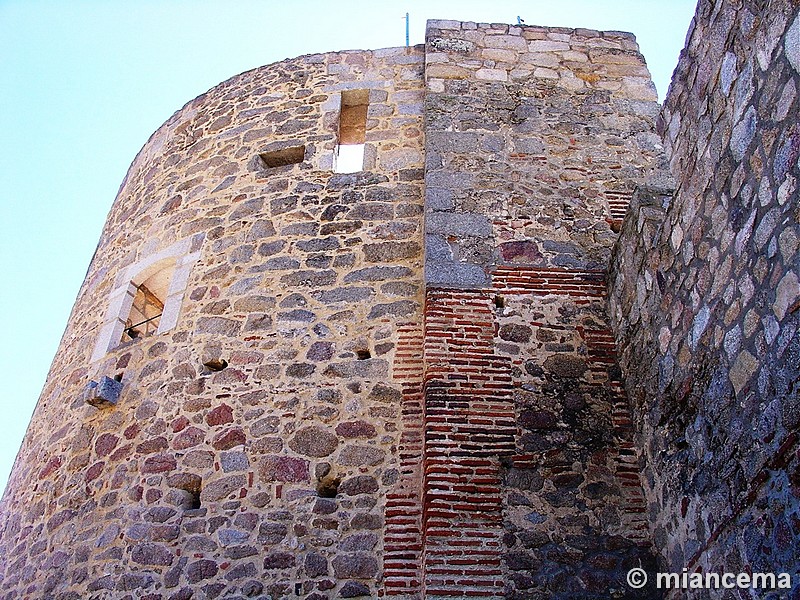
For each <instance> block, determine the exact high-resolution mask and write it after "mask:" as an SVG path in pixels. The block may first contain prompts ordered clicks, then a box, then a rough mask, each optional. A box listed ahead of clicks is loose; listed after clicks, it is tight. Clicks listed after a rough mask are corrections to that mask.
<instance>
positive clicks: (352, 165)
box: [335, 90, 369, 173]
mask: <svg viewBox="0 0 800 600" xmlns="http://www.w3.org/2000/svg"><path fill="white" fill-rule="evenodd" d="M368 109H369V90H346V91H344V92H342V107H341V112H340V113H339V145H338V146H337V147H336V169H335V170H336V172H337V173H356V172H358V171H361V170H363V169H364V144H365V142H366V139H367V110H368Z"/></svg>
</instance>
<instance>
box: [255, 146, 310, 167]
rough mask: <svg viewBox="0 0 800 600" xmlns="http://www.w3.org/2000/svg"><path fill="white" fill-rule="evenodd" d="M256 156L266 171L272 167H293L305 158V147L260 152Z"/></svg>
mask: <svg viewBox="0 0 800 600" xmlns="http://www.w3.org/2000/svg"><path fill="white" fill-rule="evenodd" d="M258 156H259V157H260V158H261V162H263V163H264V166H265V167H266V168H268V169H272V168H273V167H285V166H286V165H294V164H297V163H301V162H303V159H304V158H305V156H306V147H305V145H303V146H292V147H291V148H284V149H283V150H274V151H272V152H262V153H261V154H259V155H258Z"/></svg>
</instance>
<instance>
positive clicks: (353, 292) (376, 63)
mask: <svg viewBox="0 0 800 600" xmlns="http://www.w3.org/2000/svg"><path fill="white" fill-rule="evenodd" d="M422 61H423V53H422V50H421V48H400V49H394V50H392V49H389V50H382V51H379V52H346V53H332V54H324V55H313V56H305V57H300V58H296V59H292V60H287V61H284V62H281V63H277V64H273V65H269V66H265V67H262V68H259V69H256V70H253V71H249V72H247V73H244V74H242V75H238V76H236V77H233V78H232V79H230V80H228V81H226V82H224V83H222V84H220V85H218V86H217V87H215V88H214V89H212V90H210V91H209V92H207V93H206V94H203V95H202V96H200V97H199V98H196V99H195V100H193V101H191V102H190V103H188V104H187V105H186V106H185V107H184V108H183V109H181V110H180V111H178V112H177V113H175V115H173V116H172V118H170V119H169V120H168V121H167V122H166V123H165V124H164V125H163V126H162V127H161V128H160V129H159V130H158V131H156V132H155V133H154V134H153V136H152V137H151V138H150V140H149V141H148V142H147V144H146V145H145V146H144V148H143V149H142V150H141V152H140V153H139V155H138V156H137V158H136V160H135V161H134V162H133V164H132V165H131V167H130V170H129V172H128V175H127V176H126V178H125V181H124V182H123V184H122V186H121V189H120V191H119V194H118V196H117V199H116V201H115V202H114V205H113V207H112V209H111V212H110V214H109V216H108V220H107V222H106V225H105V229H104V230H103V234H102V238H101V239H100V242H99V244H98V247H97V251H96V253H95V256H94V258H93V260H92V263H91V266H90V267H89V271H88V273H87V276H86V280H85V282H84V284H83V286H82V288H81V290H80V294H79V296H78V299H77V301H76V303H75V306H74V309H73V312H72V316H71V318H70V321H69V324H68V327H67V329H66V332H65V334H64V337H63V340H62V343H61V346H60V348H59V351H58V354H57V355H56V357H55V360H54V362H53V366H52V370H51V372H50V376H49V378H48V380H47V383H46V385H45V388H44V391H43V393H42V396H41V400H40V402H39V405H38V407H37V409H36V412H35V415H34V417H33V420H32V424H31V426H30V429H29V431H28V434H27V437H26V438H25V442H24V444H23V447H22V449H21V451H20V454H19V457H18V459H17V462H16V465H15V467H14V471H13V475H12V477H11V480H10V482H9V484H8V490H7V492H6V495H5V500H4V504H3V506H2V515H3V519H4V523H3V524H2V525H0V527H2V538H1V540H0V557H2V558H0V580H1V581H2V585H0V588H2V590H3V591H2V592H0V596H2V597H3V598H22V597H25V598H45V597H46V598H59V599H68V598H74V599H76V600H77V599H87V598H112V597H113V598H137V599H138V598H168V597H169V598H189V597H194V598H215V597H219V596H220V595H223V596H224V597H230V596H247V597H252V596H261V597H298V596H301V597H311V596H309V594H312V595H313V592H314V590H317V592H318V593H320V594H323V595H324V596H327V595H328V594H329V593H330V594H333V593H336V594H339V593H343V594H345V595H346V594H351V595H369V596H375V595H377V592H378V587H379V573H380V566H379V564H380V563H379V557H380V554H381V552H382V544H383V536H382V535H381V528H382V527H383V518H384V505H385V502H386V495H387V490H388V489H390V487H391V486H392V485H393V484H394V483H395V482H396V480H397V479H398V467H399V463H398V460H399V459H398V455H397V451H396V448H397V444H398V441H399V439H398V437H399V432H400V428H399V426H398V421H399V419H400V404H399V402H398V401H397V399H398V398H399V396H400V395H401V390H402V381H403V377H404V375H403V373H404V371H403V369H402V364H403V358H402V354H403V345H404V344H405V345H406V346H407V345H408V343H409V341H408V340H410V339H412V338H414V337H415V336H417V337H419V333H420V331H421V304H422V303H421V294H422V289H421V269H422V255H421V252H422V220H421V214H422V204H423V199H422V176H423V171H422V166H423V165H422V162H423V161H422V156H423V154H422V139H423V138H422V74H421V73H422ZM346 154H350V155H353V156H352V157H350V158H348V159H347V160H349V161H350V165H349V166H348V165H347V164H342V163H344V162H345V155H346ZM337 159H338V164H337ZM359 163H360V164H359ZM343 170H349V171H353V172H354V173H341V172H337V171H343ZM406 354H407V355H408V353H406ZM408 358H409V359H413V358H414V357H412V356H408ZM398 365H400V367H398ZM334 588H336V589H334ZM329 590H330V591H329ZM193 593H194V596H192V594H193ZM324 596H323V597H324Z"/></svg>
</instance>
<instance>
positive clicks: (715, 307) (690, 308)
mask: <svg viewBox="0 0 800 600" xmlns="http://www.w3.org/2000/svg"><path fill="white" fill-rule="evenodd" d="M799 88H800V17H798V4H797V3H796V2H790V1H782V2H781V1H778V2H770V3H763V2H749V1H745V2H732V1H718V2H709V1H707V0H703V1H701V2H700V5H699V6H698V11H697V15H696V17H695V20H694V22H693V25H692V29H691V30H690V34H689V36H688V39H687V47H686V49H685V51H684V53H683V54H682V56H681V60H680V63H679V64H678V67H677V70H676V72H675V75H674V78H673V81H672V86H671V88H670V91H669V94H668V96H667V100H666V102H665V105H664V110H663V114H662V116H661V119H660V121H659V124H660V129H661V130H662V131H663V135H664V139H665V143H666V147H667V150H668V153H669V158H670V163H671V168H672V173H673V174H674V176H675V182H674V183H673V185H672V186H670V185H668V184H667V182H664V181H662V182H660V184H656V185H650V186H646V187H644V188H643V189H641V190H640V191H639V193H638V195H637V200H636V202H635V203H634V206H633V208H632V210H631V213H630V214H629V215H628V217H627V218H626V220H625V226H624V228H623V231H622V234H621V236H620V239H619V241H618V245H617V248H616V251H615V254H614V259H613V261H612V268H611V286H610V301H611V302H610V306H611V317H612V320H613V322H614V326H615V329H616V330H617V332H618V337H619V341H620V349H621V356H620V360H621V363H622V367H623V370H624V372H625V377H626V380H627V384H628V389H629V390H630V397H631V401H632V405H633V408H634V414H635V417H636V424H637V430H638V432H639V433H638V441H639V443H640V447H641V448H642V451H643V454H644V458H645V463H646V464H647V471H646V478H645V479H646V488H647V497H648V504H649V518H650V520H651V523H652V528H653V541H654V544H655V546H656V547H657V548H658V549H659V551H660V552H661V554H662V557H663V563H664V565H665V567H667V570H670V571H675V572H681V570H682V569H683V568H684V567H686V568H688V569H689V570H690V571H694V570H697V569H699V570H700V571H701V572H703V573H707V572H716V573H722V572H726V571H727V572H734V573H736V572H787V573H790V574H792V575H793V576H794V577H795V581H794V585H795V587H794V594H795V595H793V596H789V595H786V596H783V595H782V596H780V597H792V598H794V597H796V594H797V593H798V589H800V580H798V578H797V570H798V565H800V544H799V543H798V540H799V539H800V476H799V475H800V471H799V470H798V469H800V447H798V427H799V426H800V406H798V375H800V335H798V325H799V324H800V323H799V322H798V312H797V309H798V306H800V285H798V275H799V274H800V261H799V259H798V256H799V255H798V238H799V237H800V226H798V221H799V220H800V214H799V213H798V210H800V208H799V206H800V204H799V203H798V185H797V182H798V178H800V171H799V170H798V156H799V155H800V128H798V118H797V117H798V114H800V102H798V98H797V96H798V91H799ZM671 188H674V192H673V189H671ZM693 597H695V596H693ZM696 597H709V598H718V597H723V596H721V595H714V593H713V592H712V593H710V594H709V595H707V596H703V595H701V594H700V592H697V596H696ZM724 597H726V598H727V597H731V598H733V597H741V596H736V595H730V596H724ZM759 597H767V596H759ZM769 597H773V596H769ZM776 597H777V596H776Z"/></svg>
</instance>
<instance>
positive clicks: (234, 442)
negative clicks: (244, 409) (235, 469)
mask: <svg viewBox="0 0 800 600" xmlns="http://www.w3.org/2000/svg"><path fill="white" fill-rule="evenodd" d="M246 441H247V436H246V435H245V433H244V431H242V429H241V428H240V427H234V428H233V429H227V430H226V431H223V432H222V433H221V434H219V435H218V436H217V437H215V438H214V441H213V442H212V444H211V445H212V446H214V448H216V449H217V450H229V449H231V448H233V447H235V446H241V445H242V444H244V443H245V442H246Z"/></svg>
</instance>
